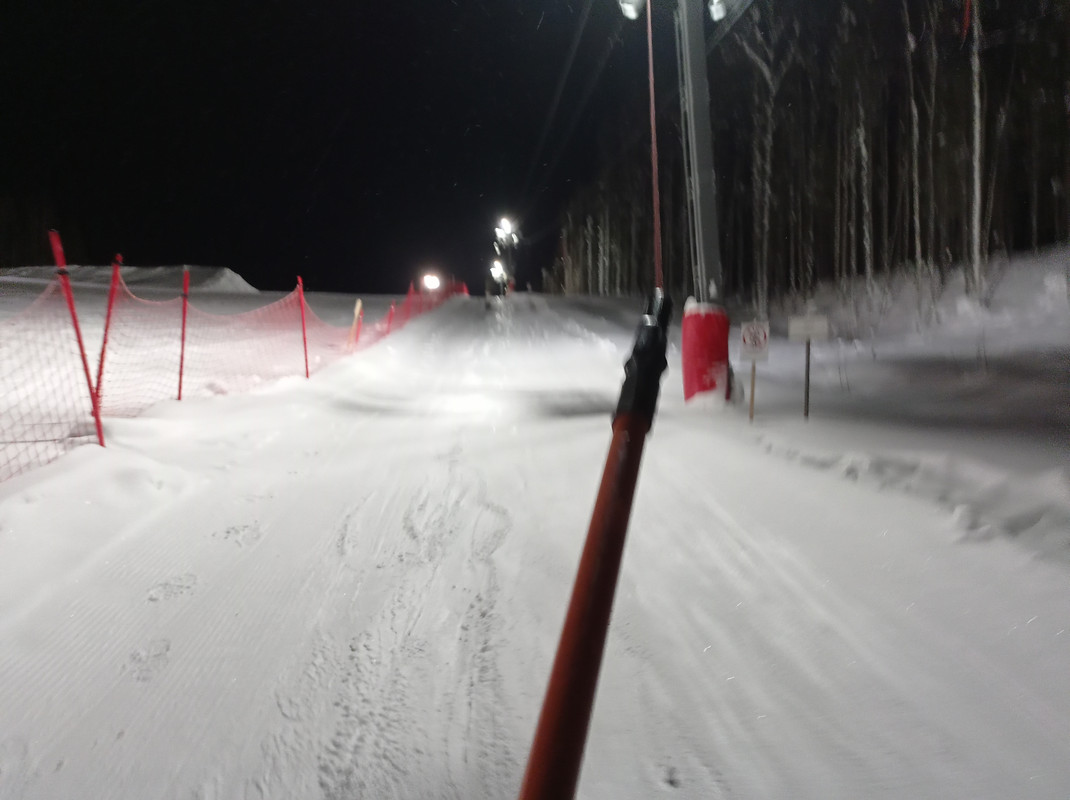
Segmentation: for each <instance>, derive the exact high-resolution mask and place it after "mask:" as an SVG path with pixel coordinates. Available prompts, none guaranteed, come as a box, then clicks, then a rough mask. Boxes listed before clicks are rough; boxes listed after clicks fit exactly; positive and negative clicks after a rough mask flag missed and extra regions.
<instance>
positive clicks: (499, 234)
mask: <svg viewBox="0 0 1070 800" xmlns="http://www.w3.org/2000/svg"><path fill="white" fill-rule="evenodd" d="M494 235H495V236H497V237H498V241H500V242H504V241H505V231H503V230H502V229H501V228H495V229H494Z"/></svg>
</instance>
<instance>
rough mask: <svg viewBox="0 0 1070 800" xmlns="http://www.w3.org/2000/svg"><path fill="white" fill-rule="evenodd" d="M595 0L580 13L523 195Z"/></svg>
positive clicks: (536, 147)
mask: <svg viewBox="0 0 1070 800" xmlns="http://www.w3.org/2000/svg"><path fill="white" fill-rule="evenodd" d="M593 2H594V0H587V3H586V4H585V5H584V7H583V11H582V12H581V13H580V23H579V26H578V27H577V28H576V33H575V35H574V36H573V37H572V45H571V46H570V47H569V51H568V57H567V58H566V59H565V66H564V69H562V70H561V76H560V77H559V78H558V79H557V89H555V90H554V99H553V100H551V101H550V112H549V113H548V114H547V115H546V120H545V122H544V123H543V126H542V133H540V134H539V143H538V144H537V145H535V157H534V158H533V159H532V161H531V165H530V166H529V167H528V174H527V176H526V177H525V178H524V191H523V192H521V197H524V198H527V196H528V190H529V189H530V188H531V178H532V175H534V173H535V167H536V165H537V164H538V163H539V157H540V156H542V148H543V145H545V144H546V136H547V135H548V134H549V133H550V126H551V125H552V124H553V121H554V117H556V116H557V106H558V105H559V104H560V102H561V95H562V94H563V93H564V91H565V84H566V83H567V82H568V76H569V74H570V73H571V71H572V62H573V61H575V59H576V51H577V50H578V49H579V45H580V39H581V38H583V31H584V29H585V28H586V27H587V17H589V16H590V14H591V5H592V4H593Z"/></svg>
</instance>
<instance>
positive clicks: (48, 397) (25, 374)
mask: <svg viewBox="0 0 1070 800" xmlns="http://www.w3.org/2000/svg"><path fill="white" fill-rule="evenodd" d="M97 441H98V438H97V430H96V425H95V422H94V417H93V403H92V395H91V394H90V389H89V382H88V380H87V377H86V365H85V362H84V360H83V350H82V348H81V345H80V342H79V338H78V336H77V335H76V329H75V327H74V324H73V319H72V312H71V306H70V305H69V304H68V301H67V297H66V296H65V295H64V290H63V285H62V283H61V280H60V279H56V280H53V281H52V282H51V283H50V284H48V286H47V287H46V288H45V290H44V292H42V293H41V295H40V296H39V297H38V298H37V299H36V300H35V301H34V302H33V303H31V304H30V305H29V306H28V307H27V308H25V309H23V310H22V311H21V312H19V313H18V314H16V315H14V316H13V317H10V318H9V319H6V320H3V321H0V480H6V479H7V478H10V477H12V476H14V475H18V474H19V473H21V472H25V471H26V470H28V469H32V468H33V467H37V466H40V465H43V464H47V463H48V462H50V461H52V460H54V459H56V458H58V457H59V456H61V455H63V454H64V453H66V452H67V451H68V450H70V449H71V448H73V447H75V446H77V445H79V444H84V443H87V442H97Z"/></svg>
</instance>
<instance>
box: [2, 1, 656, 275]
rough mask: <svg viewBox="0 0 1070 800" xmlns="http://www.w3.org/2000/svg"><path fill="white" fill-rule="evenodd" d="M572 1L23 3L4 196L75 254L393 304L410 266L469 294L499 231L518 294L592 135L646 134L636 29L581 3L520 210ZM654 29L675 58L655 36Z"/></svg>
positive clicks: (543, 258) (11, 37)
mask: <svg viewBox="0 0 1070 800" xmlns="http://www.w3.org/2000/svg"><path fill="white" fill-rule="evenodd" d="M584 4H585V0H374V1H373V0H344V1H343V0H303V1H301V2H297V1H295V0H289V1H288V2H282V1H281V0H258V2H234V0H211V1H210V2H204V1H203V0H183V2H174V0H140V1H135V0H99V1H98V2H92V3H73V2H70V1H69V0H66V1H65V2H48V0H42V1H41V2H36V3H30V2H21V3H20V4H19V5H20V7H18V8H15V9H14V10H12V11H11V12H5V17H6V18H5V20H4V31H3V33H0V37H2V39H0V46H2V47H0V49H2V51H3V54H2V55H0V58H2V59H3V61H4V62H6V63H4V64H3V78H2V79H0V80H2V81H3V84H2V86H3V88H2V91H3V96H2V97H0V109H2V110H3V114H4V118H5V119H4V122H3V125H2V126H0V147H2V150H0V153H2V160H3V165H2V167H0V197H2V196H6V197H8V198H13V199H14V201H15V202H16V204H17V203H20V202H24V201H28V200H29V199H36V202H38V203H41V204H43V205H44V206H45V207H46V208H48V209H49V219H50V223H49V224H57V225H61V226H63V228H64V229H65V230H66V231H67V232H68V238H71V239H72V241H75V242H76V244H75V245H73V249H74V250H75V252H72V254H71V257H72V260H75V259H77V258H81V259H84V260H85V261H88V262H92V263H107V261H108V260H109V259H110V257H111V255H112V253H114V252H116V251H122V252H123V254H124V256H125V257H126V260H127V262H128V263H131V264H145V265H149V264H180V263H194V264H210V265H221V266H230V267H233V268H234V269H236V270H237V271H239V272H240V273H241V274H243V275H244V276H245V277H246V278H247V279H248V280H250V281H251V282H252V283H253V284H254V285H256V286H258V287H260V288H289V287H291V286H292V285H293V280H294V276H295V275H296V274H298V273H301V274H303V275H304V276H305V280H306V283H307V284H308V285H309V286H310V288H314V289H322V290H336V291H337V290H353V291H398V290H401V289H403V288H404V286H406V285H407V284H408V281H409V280H410V278H411V277H412V276H413V275H415V274H416V273H417V271H418V270H419V269H420V268H421V267H423V266H436V267H438V268H439V269H441V270H443V271H444V272H452V273H455V274H456V275H458V277H462V278H464V279H466V280H468V281H469V283H470V285H481V283H482V277H483V272H484V270H485V269H486V267H487V264H488V263H489V261H490V259H491V256H492V251H491V243H492V239H493V226H494V224H495V221H496V220H497V219H498V218H499V217H500V216H501V215H502V214H512V215H518V216H520V217H521V224H522V226H523V229H524V232H525V233H526V234H528V235H529V236H530V238H531V239H532V241H531V242H529V243H528V244H527V246H526V247H525V248H523V250H522V252H521V262H520V269H519V277H520V279H521V280H522V281H523V280H527V279H531V278H533V277H534V275H535V274H536V272H537V268H538V267H539V266H543V265H546V264H547V263H548V260H549V258H550V257H551V256H552V254H553V249H554V245H555V242H556V238H557V237H556V232H557V226H556V221H557V214H558V211H559V208H560V203H561V201H562V200H563V199H564V197H565V196H566V194H567V191H568V188H569V186H570V185H571V184H570V183H569V182H570V181H575V180H579V179H581V178H583V177H585V176H587V175H589V174H590V173H591V171H592V170H593V169H594V167H595V164H596V163H597V158H598V154H597V152H596V140H597V137H598V131H599V127H600V124H601V123H600V121H602V120H609V119H614V120H619V119H621V118H624V117H627V118H628V119H629V120H634V122H635V124H642V123H643V121H644V114H645V102H646V94H645V77H646V76H645V69H646V63H645V44H644V39H643V34H644V27H643V25H642V24H641V23H639V22H635V23H625V20H624V19H623V17H622V16H621V15H620V12H619V10H618V8H617V3H616V1H615V0H593V3H592V7H591V12H590V18H589V19H588V22H587V25H586V27H585V31H584V35H583V38H582V40H581V44H580V47H579V51H578V55H577V58H576V62H575V64H574V66H573V69H572V71H571V75H570V77H569V80H568V83H567V85H566V89H565V92H564V95H563V99H562V102H561V104H560V107H559V109H558V112H557V115H556V117H555V120H554V123H553V126H552V128H551V130H550V134H549V136H548V137H546V143H545V146H544V147H543V148H541V158H540V164H539V165H538V167H537V169H536V170H535V179H534V180H533V181H532V182H531V183H532V186H531V188H530V190H529V191H528V192H527V193H526V194H525V192H524V189H525V179H526V177H527V175H528V172H529V168H530V167H531V166H532V164H533V159H534V157H535V155H536V146H537V144H538V142H539V138H540V133H541V132H542V128H543V125H544V122H545V120H546V118H547V115H548V113H549V111H550V105H551V100H552V97H553V94H554V89H555V86H556V85H557V81H558V79H559V76H560V74H561V70H562V68H563V66H564V64H565V61H566V56H567V53H568V50H569V45H570V44H571V42H572V37H573V35H574V33H575V31H576V30H577V29H578V27H579V20H580V17H581V12H582V10H583V8H584ZM655 24H656V26H657V27H658V28H659V30H660V31H661V33H660V37H661V38H660V41H662V42H666V41H667V42H668V47H667V48H666V49H665V51H664V58H663V59H662V61H663V63H670V64H671V63H672V62H673V60H674V56H673V51H672V46H671V20H670V19H669V18H667V17H666V18H662V19H656V20H655ZM666 37H669V38H668V39H666ZM614 41H616V45H614V46H613V49H612V55H611V57H610V59H609V61H608V64H607V67H606V69H605V71H604V72H603V73H602V75H601V79H600V80H599V81H598V83H597V85H596V86H595V88H594V89H593V91H592V92H591V93H590V101H589V102H588V103H586V104H581V100H582V98H583V96H584V94H585V88H586V85H587V84H588V83H589V82H590V81H591V79H592V77H593V74H594V73H595V71H596V65H597V63H598V62H599V61H600V59H601V57H602V55H603V53H604V52H605V51H606V49H607V47H609V46H610V44H611V43H612V42H614ZM658 47H659V48H661V44H659V45H658ZM581 105H583V107H584V108H585V109H586V110H585V112H584V115H583V116H582V117H579V118H578V120H577V122H578V124H576V125H575V128H574V133H573V134H572V135H571V136H569V137H568V142H567V144H566V145H565V146H564V147H563V148H562V140H563V139H564V138H565V135H566V133H567V132H568V129H569V128H570V123H571V122H572V121H573V115H574V114H575V113H576V110H577V108H579V107H581ZM622 109H625V110H626V112H622ZM559 150H560V153H561V157H560V159H559V161H558V163H557V165H556V168H555V169H553V170H552V171H549V170H548V169H547V167H546V166H542V165H543V164H546V163H548V162H552V161H553V160H554V157H555V155H556V154H557V153H558V151H559ZM61 232H62V231H61ZM41 235H42V239H43V237H44V233H43V231H42V234H41ZM78 250H80V251H81V252H77V251H78Z"/></svg>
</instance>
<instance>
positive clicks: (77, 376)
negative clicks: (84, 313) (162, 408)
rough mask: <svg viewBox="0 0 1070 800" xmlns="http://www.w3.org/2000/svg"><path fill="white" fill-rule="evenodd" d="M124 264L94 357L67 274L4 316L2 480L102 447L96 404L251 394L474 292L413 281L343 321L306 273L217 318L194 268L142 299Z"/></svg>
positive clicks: (106, 407) (125, 408)
mask: <svg viewBox="0 0 1070 800" xmlns="http://www.w3.org/2000/svg"><path fill="white" fill-rule="evenodd" d="M55 244H56V246H57V248H58V247H59V245H58V237H57V240H56V242H55ZM61 262H62V250H61V249H57V263H61ZM120 266H121V259H118V260H117V263H116V264H114V265H113V270H112V284H111V290H110V293H109V297H108V305H107V311H106V313H105V320H104V335H103V342H102V345H101V349H100V353H99V356H98V357H95V358H94V359H92V364H90V363H89V360H87V359H86V358H85V353H84V349H80V346H81V344H80V336H81V335H80V332H79V331H78V327H77V317H76V316H75V315H74V304H73V297H70V296H69V284H68V285H67V287H66V291H67V292H68V295H65V294H64V291H65V288H64V283H63V281H65V280H66V277H65V272H64V273H61V276H62V277H61V278H60V279H57V280H56V281H54V282H53V283H52V284H50V285H49V286H48V288H47V289H46V290H45V292H44V293H43V294H42V295H41V296H40V297H39V298H38V299H37V300H36V301H35V302H34V303H33V304H32V305H31V306H29V307H28V308H27V309H25V310H24V311H22V312H21V313H19V314H17V315H15V316H14V317H12V318H10V319H8V320H6V321H3V322H0V480H4V479H6V478H8V477H11V476H12V475H15V474H18V473H19V472H23V471H25V470H27V469H30V468H32V467H34V466H38V465H41V464H45V463H47V462H49V461H51V460H53V459H54V458H56V457H58V456H59V455H61V454H63V453H65V452H66V451H67V450H69V449H71V448H72V447H73V446H75V445H77V444H81V443H83V442H88V441H100V443H101V444H103V436H102V433H101V432H100V430H99V427H98V426H97V425H95V422H96V420H95V417H94V413H95V411H96V409H95V408H94V403H96V406H97V408H98V409H99V413H100V415H102V416H116V417H130V416H136V415H137V414H140V413H141V412H142V411H144V410H145V409H146V408H148V407H149V406H151V405H153V404H155V403H158V402H160V401H161V400H173V399H179V400H180V399H182V398H185V397H197V396H201V397H203V396H210V395H215V394H231V393H236V392H244V391H248V390H250V389H253V388H255V387H257V386H260V385H263V384H265V383H268V382H270V381H274V380H277V379H279V378H284V377H290V376H299V375H306V374H312V373H315V372H317V371H318V370H320V369H323V368H324V367H326V366H327V365H329V364H331V363H333V362H335V361H337V360H338V359H340V358H342V357H344V356H345V355H347V354H349V353H352V352H354V351H356V350H360V349H363V348H365V347H368V346H370V345H371V344H374V343H375V342H377V341H379V340H380V339H382V338H383V337H384V336H386V335H388V334H389V333H391V332H392V331H396V330H398V329H399V328H401V327H403V326H404V325H405V324H406V323H407V322H409V321H410V320H411V319H412V318H413V317H414V316H416V315H418V314H420V313H423V312H424V311H428V310H430V309H431V308H434V307H437V306H438V305H440V304H441V303H442V302H443V301H444V300H445V299H446V298H447V297H449V296H451V295H453V294H466V293H467V292H466V290H465V288H464V286H463V284H458V285H451V286H450V287H449V288H448V289H447V291H445V292H442V293H439V294H436V295H423V294H421V293H417V292H415V291H414V290H413V288H412V287H411V286H410V287H409V292H408V294H407V295H406V297H405V300H404V301H403V302H402V303H401V304H400V305H397V304H394V303H392V304H391V306H390V309H389V311H388V312H387V313H386V314H385V315H384V316H383V318H382V319H380V320H378V321H376V322H374V323H369V324H367V325H366V324H365V322H364V318H363V314H362V313H361V312H360V304H359V303H358V306H357V309H356V310H355V311H356V313H355V318H354V321H353V324H352V325H351V326H348V327H339V326H335V325H331V324H329V323H327V322H325V321H324V320H322V319H321V318H320V317H318V316H317V315H316V314H315V313H314V312H313V311H312V309H311V308H309V307H308V305H307V303H306V302H305V299H304V292H303V288H302V286H301V284H300V280H299V283H298V288H297V289H296V290H294V291H293V292H291V293H290V294H288V295H286V296H285V297H283V298H281V299H280V300H277V301H275V302H273V303H270V304H268V305H266V306H263V307H262V308H258V309H255V310H253V311H247V312H243V313H238V314H212V313H208V312H205V311H201V310H200V309H198V308H196V307H194V306H193V305H191V304H190V303H189V283H188V274H187V276H186V281H185V286H184V291H183V295H182V296H181V297H176V298H173V299H169V300H163V301H155V300H144V299H142V298H139V297H136V296H135V295H134V294H133V293H132V292H131V291H130V289H129V288H128V287H127V285H126V283H125V282H124V281H123V279H122V274H121V271H120ZM91 387H92V388H91Z"/></svg>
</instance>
